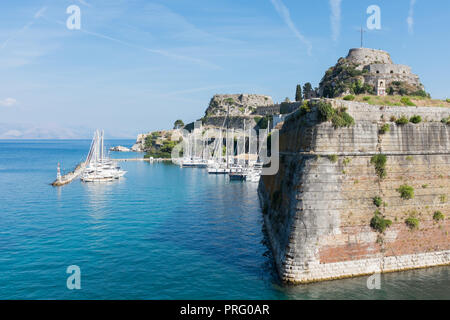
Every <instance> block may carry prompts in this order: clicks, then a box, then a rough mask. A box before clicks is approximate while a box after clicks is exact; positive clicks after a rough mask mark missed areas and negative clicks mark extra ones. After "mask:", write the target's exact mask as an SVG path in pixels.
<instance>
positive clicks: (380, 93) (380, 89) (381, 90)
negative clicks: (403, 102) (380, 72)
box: [376, 79, 386, 96]
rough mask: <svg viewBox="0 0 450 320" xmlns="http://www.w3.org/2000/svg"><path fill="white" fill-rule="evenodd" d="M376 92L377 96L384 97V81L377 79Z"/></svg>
mask: <svg viewBox="0 0 450 320" xmlns="http://www.w3.org/2000/svg"><path fill="white" fill-rule="evenodd" d="M376 90H377V96H385V95H386V80H384V79H378V81H377V87H376Z"/></svg>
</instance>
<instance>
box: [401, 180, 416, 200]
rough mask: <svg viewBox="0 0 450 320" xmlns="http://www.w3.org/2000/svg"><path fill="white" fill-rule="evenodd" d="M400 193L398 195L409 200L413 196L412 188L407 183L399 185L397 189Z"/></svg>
mask: <svg viewBox="0 0 450 320" xmlns="http://www.w3.org/2000/svg"><path fill="white" fill-rule="evenodd" d="M397 191H398V192H399V193H400V197H401V198H402V199H405V200H410V199H412V198H414V188H413V187H411V186H408V185H407V184H404V185H401V186H400V188H398V189H397Z"/></svg>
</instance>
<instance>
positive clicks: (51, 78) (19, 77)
mask: <svg viewBox="0 0 450 320" xmlns="http://www.w3.org/2000/svg"><path fill="white" fill-rule="evenodd" d="M74 5H75V6H77V7H78V8H79V9H80V19H79V21H80V28H79V29H78V28H73V23H72V24H70V23H69V26H71V28H68V26H67V20H68V19H69V22H73V21H76V20H72V18H71V16H72V13H73V11H69V13H67V9H68V7H70V6H74ZM371 5H377V6H378V7H379V8H380V13H381V15H380V21H381V25H380V26H381V29H379V30H368V29H367V26H366V23H367V19H368V18H369V17H370V16H371V14H367V8H368V7H369V6H371ZM360 26H363V27H364V28H365V29H367V32H365V34H364V47H368V48H375V49H382V50H386V51H388V52H389V53H390V54H391V57H392V59H393V61H394V63H399V64H407V65H410V66H411V67H412V70H413V72H414V73H416V74H418V75H419V76H420V78H421V81H422V83H423V84H424V85H425V88H426V90H427V92H430V93H431V95H432V96H433V97H434V98H440V99H443V98H447V97H450V88H449V84H450V81H449V75H450V59H449V58H448V52H450V41H449V36H448V30H450V1H447V0H433V1H425V0H396V1H381V0H380V1H376V0H371V1H365V0H317V1H309V0H308V1H306V0H246V1H242V0H189V1H188V0H154V1H152V0H70V1H65V0H33V1H31V0H21V1H2V2H1V4H0V138H89V137H90V136H91V135H92V134H93V131H94V130H95V129H96V128H102V129H104V130H105V136H106V137H107V138H135V137H136V135H137V134H138V133H143V132H149V131H154V130H161V129H170V128H171V127H172V126H173V123H174V121H175V120H177V119H182V120H183V121H184V122H185V123H188V122H191V121H195V120H197V119H199V118H201V117H202V116H203V115H204V111H205V109H206V108H207V106H208V103H209V101H210V99H211V97H212V96H213V95H214V94H221V93H256V94H264V95H270V96H272V97H273V99H274V101H282V100H284V99H285V98H286V97H289V98H291V99H293V98H294V95H295V87H296V85H297V84H298V83H300V84H304V83H305V82H311V83H312V84H313V86H318V84H319V82H320V80H321V78H322V76H323V75H324V72H325V71H326V69H327V68H329V67H330V66H332V65H334V64H335V63H336V61H337V60H338V59H339V58H340V57H343V56H346V55H347V53H348V50H349V49H350V48H355V47H359V46H360V32H359V29H360ZM75 27H76V26H75Z"/></svg>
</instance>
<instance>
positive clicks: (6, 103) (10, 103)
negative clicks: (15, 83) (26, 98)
mask: <svg viewBox="0 0 450 320" xmlns="http://www.w3.org/2000/svg"><path fill="white" fill-rule="evenodd" d="M16 104H17V100H16V99H14V98H6V99H3V100H0V106H2V107H13V106H15V105H16Z"/></svg>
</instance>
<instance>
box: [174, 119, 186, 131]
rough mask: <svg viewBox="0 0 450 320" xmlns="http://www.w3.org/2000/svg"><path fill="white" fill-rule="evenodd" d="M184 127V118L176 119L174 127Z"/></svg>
mask: <svg viewBox="0 0 450 320" xmlns="http://www.w3.org/2000/svg"><path fill="white" fill-rule="evenodd" d="M183 127H184V122H183V120H177V121H175V123H174V124H173V128H174V129H180V128H183Z"/></svg>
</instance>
